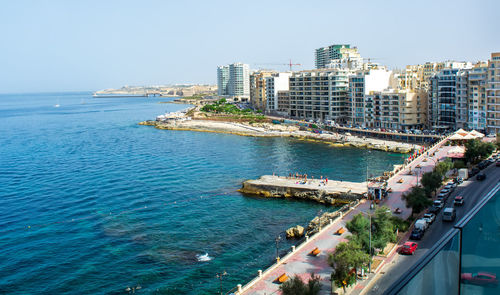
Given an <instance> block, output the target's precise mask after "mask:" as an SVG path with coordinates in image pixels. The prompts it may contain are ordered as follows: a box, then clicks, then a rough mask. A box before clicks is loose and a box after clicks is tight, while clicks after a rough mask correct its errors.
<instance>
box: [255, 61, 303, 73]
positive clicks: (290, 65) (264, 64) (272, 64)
mask: <svg viewBox="0 0 500 295" xmlns="http://www.w3.org/2000/svg"><path fill="white" fill-rule="evenodd" d="M254 65H256V66H259V65H260V66H289V67H290V72H291V71H292V67H293V66H301V65H302V64H294V63H292V60H291V59H290V62H289V63H286V64H282V63H262V64H254Z"/></svg>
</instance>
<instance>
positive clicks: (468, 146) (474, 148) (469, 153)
mask: <svg viewBox="0 0 500 295" xmlns="http://www.w3.org/2000/svg"><path fill="white" fill-rule="evenodd" d="M494 150H495V144H493V143H491V142H482V141H480V140H478V139H472V140H469V141H467V142H466V143H465V159H466V160H467V162H470V163H477V162H479V161H480V160H481V159H482V158H486V157H488V156H489V155H491V153H492V152H493V151H494Z"/></svg>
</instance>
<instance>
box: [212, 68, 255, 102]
mask: <svg viewBox="0 0 500 295" xmlns="http://www.w3.org/2000/svg"><path fill="white" fill-rule="evenodd" d="M217 86H218V91H217V92H218V94H219V95H223V96H234V97H239V98H242V99H248V98H249V97H250V68H249V66H248V65H247V64H243V63H234V64H230V65H226V66H219V67H217Z"/></svg>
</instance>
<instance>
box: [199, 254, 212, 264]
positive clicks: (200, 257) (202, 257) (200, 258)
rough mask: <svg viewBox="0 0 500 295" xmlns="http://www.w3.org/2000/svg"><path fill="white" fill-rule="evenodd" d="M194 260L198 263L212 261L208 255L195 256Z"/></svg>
mask: <svg viewBox="0 0 500 295" xmlns="http://www.w3.org/2000/svg"><path fill="white" fill-rule="evenodd" d="M196 259H198V261H200V262H206V261H210V260H212V257H210V256H208V253H205V254H203V255H202V254H196Z"/></svg>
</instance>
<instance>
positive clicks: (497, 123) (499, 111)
mask: <svg viewBox="0 0 500 295" xmlns="http://www.w3.org/2000/svg"><path fill="white" fill-rule="evenodd" d="M486 100H487V111H486V121H487V128H486V129H487V132H488V133H499V132H500V52H496V53H492V54H491V59H490V60H489V61H488V75H487V84H486Z"/></svg>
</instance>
